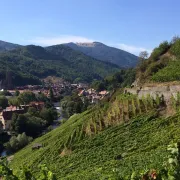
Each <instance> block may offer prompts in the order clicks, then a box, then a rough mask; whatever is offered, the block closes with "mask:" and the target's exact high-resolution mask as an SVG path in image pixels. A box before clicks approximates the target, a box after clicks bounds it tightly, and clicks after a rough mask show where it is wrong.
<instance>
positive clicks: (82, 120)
mask: <svg viewBox="0 0 180 180" xmlns="http://www.w3.org/2000/svg"><path fill="white" fill-rule="evenodd" d="M179 104H180V99H179V98H172V108H174V109H175V110H176V111H177V112H178V111H179ZM163 108H166V105H165V102H164V100H163V97H158V96H157V97H156V99H152V98H151V97H150V96H147V97H143V98H142V99H138V98H137V96H135V95H128V94H127V95H117V96H114V97H113V98H111V100H110V101H109V102H106V103H104V102H103V103H100V104H99V105H97V106H95V107H94V108H93V109H90V110H88V111H86V112H84V113H82V114H77V115H73V116H72V117H71V118H70V119H69V120H68V121H66V122H65V123H64V124H62V125H61V126H60V127H59V128H57V129H55V130H53V131H51V132H50V133H48V134H46V135H44V136H42V137H40V138H37V139H36V140H35V141H34V142H33V143H32V144H30V145H28V146H27V147H25V148H24V149H22V150H21V151H19V152H18V153H17V154H15V156H14V159H13V161H12V162H11V164H10V166H11V167H12V168H13V169H14V171H15V172H18V170H19V168H21V167H27V168H29V169H31V171H32V172H33V173H34V174H35V175H37V176H38V174H39V171H38V166H39V164H46V165H47V167H48V168H49V169H50V171H52V172H53V173H54V174H55V176H56V177H57V179H108V178H111V179H125V178H126V179H130V177H131V175H132V173H136V174H142V172H143V173H144V172H146V171H148V170H152V169H156V170H157V171H160V170H161V169H163V168H164V167H163V164H164V161H166V160H167V159H168V151H167V146H168V145H169V144H171V143H173V142H178V140H179V136H180V128H179V127H180V114H179V113H176V114H175V115H174V116H171V117H168V118H165V117H163V116H161V115H160V113H159V110H160V109H163ZM34 143H41V144H42V145H43V147H42V148H40V149H39V150H32V146H33V144H34Z"/></svg>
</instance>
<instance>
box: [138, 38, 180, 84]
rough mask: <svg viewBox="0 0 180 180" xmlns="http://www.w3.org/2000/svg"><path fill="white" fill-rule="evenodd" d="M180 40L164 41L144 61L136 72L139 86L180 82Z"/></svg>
mask: <svg viewBox="0 0 180 180" xmlns="http://www.w3.org/2000/svg"><path fill="white" fill-rule="evenodd" d="M179 67H180V39H179V38H178V37H175V38H173V40H172V41H171V42H168V41H164V42H162V43H161V44H160V45H159V47H156V48H155V49H154V50H153V52H152V53H151V55H150V57H149V58H148V59H147V60H145V61H142V62H141V64H140V65H138V67H137V70H136V82H137V85H139V86H140V85H142V84H144V83H153V82H154V83H159V82H171V81H179V80H180V73H179Z"/></svg>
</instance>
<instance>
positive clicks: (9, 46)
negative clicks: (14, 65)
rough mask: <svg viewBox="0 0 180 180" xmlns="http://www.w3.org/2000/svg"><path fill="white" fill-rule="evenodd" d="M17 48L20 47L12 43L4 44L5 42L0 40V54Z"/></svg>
mask: <svg viewBox="0 0 180 180" xmlns="http://www.w3.org/2000/svg"><path fill="white" fill-rule="evenodd" d="M18 47H21V46H20V45H18V44H13V43H9V42H5V41H1V40H0V52H2V51H9V50H12V49H16V48H18Z"/></svg>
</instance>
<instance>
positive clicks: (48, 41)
mask: <svg viewBox="0 0 180 180" xmlns="http://www.w3.org/2000/svg"><path fill="white" fill-rule="evenodd" d="M28 42H29V43H33V44H38V45H42V46H50V45H56V44H63V43H69V42H75V43H76V42H93V40H92V39H89V38H86V37H82V36H73V35H61V36H58V37H47V38H46V37H37V38H34V39H31V40H29V41H28Z"/></svg>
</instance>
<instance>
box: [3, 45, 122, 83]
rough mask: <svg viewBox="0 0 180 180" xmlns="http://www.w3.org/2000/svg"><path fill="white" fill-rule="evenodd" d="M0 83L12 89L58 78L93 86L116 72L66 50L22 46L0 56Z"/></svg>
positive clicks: (105, 64)
mask: <svg viewBox="0 0 180 180" xmlns="http://www.w3.org/2000/svg"><path fill="white" fill-rule="evenodd" d="M0 64H1V66H0V79H3V80H4V83H5V84H11V85H15V86H20V85H26V84H40V83H41V81H40V79H42V78H45V77H47V76H50V75H51V76H57V77H61V78H63V79H65V80H68V81H71V82H92V81H93V80H94V79H97V80H99V79H102V78H103V77H105V76H107V75H109V74H112V73H113V72H116V71H118V70H119V67H118V66H116V65H114V64H111V63H106V62H103V61H98V60H96V59H93V58H91V57H89V56H86V55H84V54H83V53H80V52H76V51H74V50H72V49H71V48H69V47H66V46H62V45H59V46H52V47H48V48H46V49H45V48H42V47H40V46H34V45H30V46H25V47H21V48H18V49H14V50H12V51H6V52H3V53H0Z"/></svg>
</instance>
